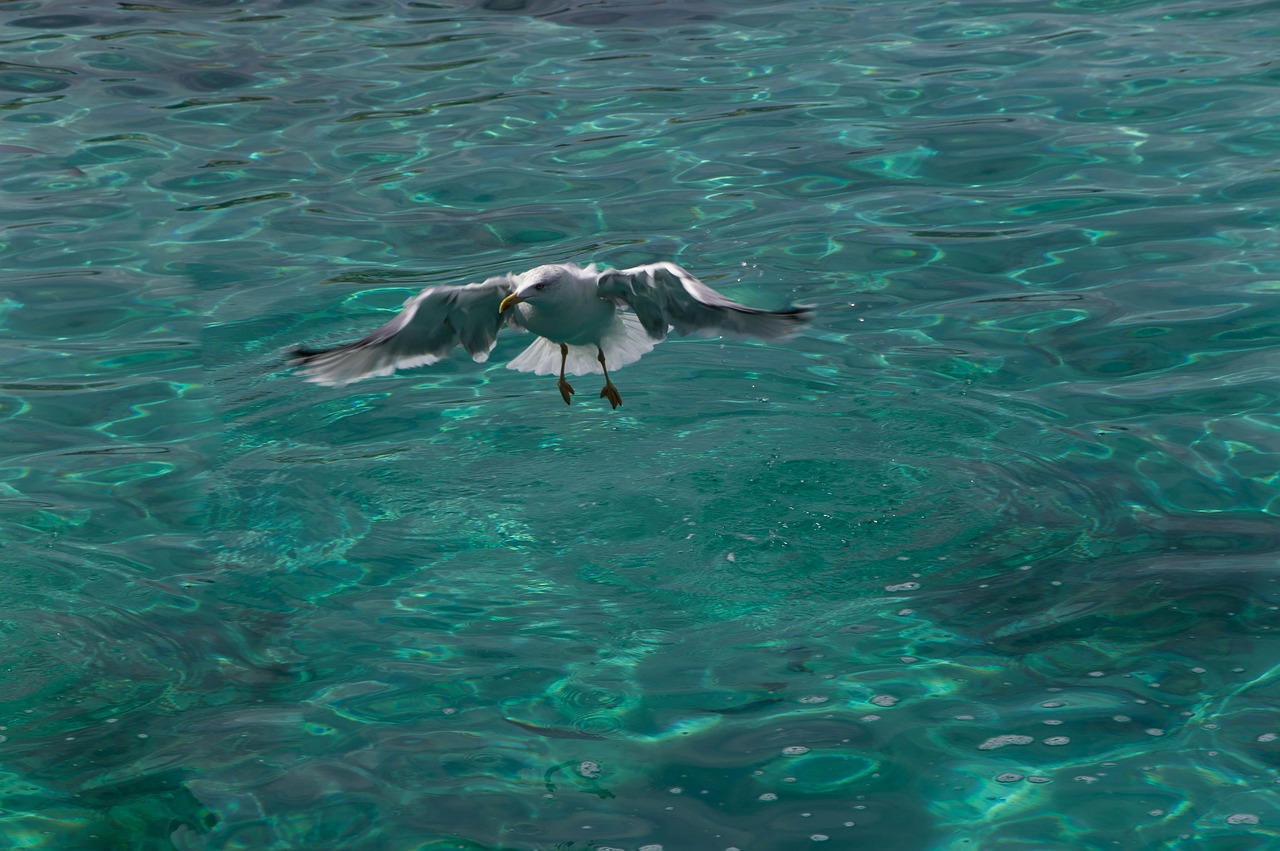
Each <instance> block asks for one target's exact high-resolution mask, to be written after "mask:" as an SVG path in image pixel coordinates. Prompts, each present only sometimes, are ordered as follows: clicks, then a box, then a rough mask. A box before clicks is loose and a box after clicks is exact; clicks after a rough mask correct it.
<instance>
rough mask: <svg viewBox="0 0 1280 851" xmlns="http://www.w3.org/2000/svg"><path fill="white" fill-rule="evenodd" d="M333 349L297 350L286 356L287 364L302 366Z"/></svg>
mask: <svg viewBox="0 0 1280 851" xmlns="http://www.w3.org/2000/svg"><path fill="white" fill-rule="evenodd" d="M331 351H333V350H332V349H303V348H297V349H293V350H292V351H290V352H289V353H288V354H287V355H286V356H285V363H286V364H288V365H289V366H301V365H303V364H306V363H308V362H309V361H311V359H312V358H315V357H317V356H318V355H322V354H324V353H325V352H331Z"/></svg>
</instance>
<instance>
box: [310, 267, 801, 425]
mask: <svg viewBox="0 0 1280 851" xmlns="http://www.w3.org/2000/svg"><path fill="white" fill-rule="evenodd" d="M812 318H813V310H812V308H809V307H805V306H798V307H790V308H786V309H784V310H760V309H757V308H754V307H747V306H746V305H744V304H738V303H737V302H735V301H731V300H729V299H728V298H726V297H725V296H723V295H721V294H720V293H718V292H716V291H715V290H713V289H711V287H709V286H707V285H706V284H704V283H702V282H701V281H699V280H698V279H697V278H695V277H694V276H693V275H691V274H689V273H688V272H687V271H685V270H684V269H682V268H680V267H679V266H677V265H676V264H674V263H652V264H649V265H646V266H635V267H633V268H630V269H597V268H596V266H595V264H594V263H593V264H591V265H589V266H586V267H582V266H578V265H576V264H574V263H556V264H552V265H548V266H538V267H537V268H535V269H530V270H529V271H528V272H524V273H522V274H518V275H514V274H505V275H498V276H497V277H493V278H489V279H487V280H485V281H482V282H480V283H476V284H463V285H459V286H436V287H427V288H426V289H424V290H423V291H422V292H420V293H418V294H417V295H415V296H412V297H411V298H409V299H408V300H407V301H406V302H405V303H404V309H403V310H401V311H400V313H398V314H397V315H396V316H395V318H394V319H392V320H391V321H390V322H388V323H387V324H386V325H383V326H382V327H381V328H379V329H378V330H376V331H374V332H373V333H372V334H370V335H368V336H367V337H364V338H362V339H359V340H356V341H355V342H354V343H348V344H347V345H345V346H338V347H337V348H332V349H295V350H294V351H293V352H292V353H291V358H290V364H291V365H293V366H298V367H301V368H302V369H301V371H302V374H303V375H304V376H305V377H306V380H307V381H310V382H313V383H315V384H322V385H326V386H340V385H344V384H350V383H351V382H353V381H359V380H361V379H363V378H371V377H373V376H379V375H391V374H392V373H393V372H395V371H396V370H398V369H408V368H410V367H415V366H423V365H425V364H431V363H435V362H436V361H438V360H441V359H443V358H445V357H447V356H448V355H449V352H450V351H451V350H452V349H453V347H454V346H457V345H461V346H462V348H463V349H465V350H466V352H467V354H469V355H471V359H472V360H474V361H476V362H477V363H484V362H485V361H486V360H488V359H489V352H491V351H492V350H493V347H494V344H495V343H496V341H497V337H498V332H499V331H500V330H501V329H502V326H503V325H504V324H506V325H510V326H512V327H514V328H518V329H522V330H525V331H528V332H530V333H532V334H534V335H536V336H537V339H536V340H534V341H533V343H532V344H531V345H530V346H529V347H528V348H527V349H525V350H524V352H523V353H521V354H520V355H519V356H517V357H516V358H515V359H514V360H512V361H511V362H510V363H509V364H507V368H508V369H515V370H518V371H520V372H532V373H534V374H535V375H552V374H554V373H555V371H556V366H557V365H556V357H557V355H558V356H559V371H560V380H559V382H557V385H556V386H557V387H558V388H559V390H560V395H561V397H562V398H563V399H564V401H565V404H566V405H567V404H570V399H571V397H572V396H573V394H574V389H573V386H572V385H571V384H569V382H568V380H566V378H565V373H566V372H570V373H572V374H574V375H591V374H595V373H604V389H602V390H601V391H600V397H601V398H602V399H608V400H609V404H610V405H612V406H613V407H614V408H615V409H616V408H617V407H618V406H619V405H621V404H622V396H621V394H619V393H618V388H617V387H616V386H615V385H614V383H613V380H612V379H611V378H610V377H609V367H613V369H615V370H617V369H620V368H621V367H623V366H626V365H627V364H629V363H634V362H635V361H637V360H639V359H640V357H641V356H642V355H644V354H646V353H647V352H650V351H652V350H653V347H654V344H655V343H657V342H659V341H661V340H663V339H665V338H666V336H667V333H668V332H669V331H672V330H674V331H675V332H676V333H678V334H682V335H683V334H697V335H702V336H719V335H728V336H733V337H750V338H756V339H760V340H782V339H786V338H787V337H790V336H792V335H793V334H795V333H796V332H797V331H799V330H800V329H801V328H802V327H803V326H804V325H805V324H806V323H807V322H809V321H810V319H812Z"/></svg>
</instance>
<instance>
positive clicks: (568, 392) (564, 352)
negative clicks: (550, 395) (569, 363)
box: [556, 343, 573, 405]
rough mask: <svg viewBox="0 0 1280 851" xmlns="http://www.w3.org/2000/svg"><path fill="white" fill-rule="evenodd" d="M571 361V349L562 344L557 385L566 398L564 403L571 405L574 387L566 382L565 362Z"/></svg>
mask: <svg viewBox="0 0 1280 851" xmlns="http://www.w3.org/2000/svg"><path fill="white" fill-rule="evenodd" d="M568 359H569V347H568V346H566V345H565V344H564V343H561V344H560V381H559V382H558V383H557V384H556V386H557V387H559V388H560V395H561V396H563V397H564V403H565V404H566V405H567V404H569V397H570V396H572V395H573V386H572V385H570V384H569V382H567V381H565V380H564V362H565V361H566V360H568Z"/></svg>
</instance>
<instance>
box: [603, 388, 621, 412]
mask: <svg viewBox="0 0 1280 851" xmlns="http://www.w3.org/2000/svg"><path fill="white" fill-rule="evenodd" d="M600 398H601V399H608V400H609V404H610V405H612V406H613V407H614V409H615V410H616V409H617V407H618V406H619V405H621V404H622V394H621V393H619V392H618V388H617V387H615V386H613V382H612V381H608V382H605V385H604V389H603V390H601V391H600Z"/></svg>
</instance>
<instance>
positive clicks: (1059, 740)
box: [1044, 736, 1071, 747]
mask: <svg viewBox="0 0 1280 851" xmlns="http://www.w3.org/2000/svg"><path fill="white" fill-rule="evenodd" d="M1044 743H1045V744H1046V745H1052V746H1054V747H1056V746H1058V745H1066V744H1070V743H1071V740H1070V739H1069V738H1067V737H1066V736H1050V737H1049V738H1047V739H1045V740H1044Z"/></svg>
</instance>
